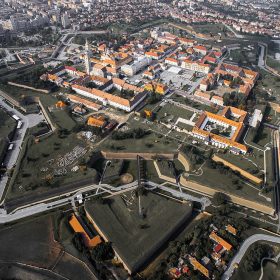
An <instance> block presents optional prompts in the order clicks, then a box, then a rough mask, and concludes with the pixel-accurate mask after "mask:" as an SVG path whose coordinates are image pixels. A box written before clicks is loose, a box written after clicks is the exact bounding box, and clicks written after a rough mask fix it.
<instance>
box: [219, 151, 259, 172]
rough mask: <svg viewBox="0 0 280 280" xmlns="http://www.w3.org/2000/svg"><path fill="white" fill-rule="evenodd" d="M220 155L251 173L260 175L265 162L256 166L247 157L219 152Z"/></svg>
mask: <svg viewBox="0 0 280 280" xmlns="http://www.w3.org/2000/svg"><path fill="white" fill-rule="evenodd" d="M218 156H219V157H220V158H222V159H224V160H226V161H228V162H230V163H232V164H234V165H236V166H238V167H239V168H241V169H243V170H245V171H247V172H249V173H253V174H254V175H255V176H258V172H260V169H263V164H262V165H261V166H259V165H257V166H256V165H254V164H253V163H252V162H251V161H250V160H248V158H247V157H241V156H239V157H237V156H236V155H233V154H230V153H226V154H218Z"/></svg>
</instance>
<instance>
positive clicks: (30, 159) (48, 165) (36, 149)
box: [7, 133, 96, 198]
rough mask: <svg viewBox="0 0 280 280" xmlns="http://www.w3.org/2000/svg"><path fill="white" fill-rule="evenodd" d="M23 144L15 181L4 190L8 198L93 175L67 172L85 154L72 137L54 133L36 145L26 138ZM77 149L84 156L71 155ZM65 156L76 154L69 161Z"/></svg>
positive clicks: (77, 141) (83, 144)
mask: <svg viewBox="0 0 280 280" xmlns="http://www.w3.org/2000/svg"><path fill="white" fill-rule="evenodd" d="M27 141H28V142H27V149H26V152H25V154H24V157H23V160H22V161H21V163H20V168H19V172H18V174H17V177H16V179H15V182H14V184H12V186H11V187H10V188H9V190H8V194H7V197H8V198H13V197H15V196H19V195H28V194H31V193H32V192H34V191H35V190H36V192H37V193H40V192H44V191H47V190H49V189H51V188H55V187H59V186H61V185H62V184H64V183H69V182H71V181H76V180H79V179H85V178H89V177H95V176H96V172H95V170H93V169H87V170H82V169H78V171H76V172H73V171H71V169H72V168H73V167H74V166H77V165H79V163H80V161H81V160H82V158H85V159H86V158H87V156H88V155H89V154H88V153H89V149H88V148H86V145H85V143H84V141H83V140H80V139H78V138H77V136H76V135H75V134H69V135H65V136H63V137H59V135H58V134H57V133H54V134H52V135H50V136H48V137H46V138H43V139H42V140H41V141H40V142H39V143H35V142H34V137H32V136H29V137H28V138H27ZM77 146H79V147H81V150H82V149H85V150H84V151H85V154H83V153H84V152H82V153H81V154H75V152H74V151H73V149H74V148H75V147H77ZM69 153H71V154H72V155H73V156H74V154H75V155H76V156H75V159H74V160H73V161H72V160H71V157H72V156H71V155H70V154H69Z"/></svg>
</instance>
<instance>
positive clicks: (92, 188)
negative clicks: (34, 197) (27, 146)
mask: <svg viewBox="0 0 280 280" xmlns="http://www.w3.org/2000/svg"><path fill="white" fill-rule="evenodd" d="M135 187H137V181H134V182H132V183H130V184H126V185H123V186H120V187H117V188H115V187H112V186H110V185H107V184H91V185H88V186H83V187H81V188H80V189H76V190H75V191H73V192H72V193H71V194H69V195H68V194H67V195H66V193H64V195H63V196H61V197H59V196H58V197H52V200H49V201H45V202H44V201H41V202H38V203H36V204H34V205H32V204H25V205H23V206H21V207H17V209H16V210H13V211H11V212H7V211H5V210H3V209H0V224H6V223H10V222H14V221H17V220H19V219H23V218H26V217H29V216H33V215H36V214H42V213H44V212H47V211H51V210H53V209H56V208H59V207H62V206H66V205H72V206H73V207H74V206H75V201H76V200H77V195H80V194H84V195H85V196H84V197H86V199H89V198H90V197H94V196H97V195H100V194H108V195H109V196H113V195H118V194H121V193H123V192H125V191H130V190H132V189H135ZM54 199H55V200H54Z"/></svg>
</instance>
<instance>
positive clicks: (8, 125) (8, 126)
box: [0, 109, 16, 140]
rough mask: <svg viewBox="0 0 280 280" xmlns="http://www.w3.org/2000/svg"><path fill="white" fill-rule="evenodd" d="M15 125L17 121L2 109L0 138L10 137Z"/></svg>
mask: <svg viewBox="0 0 280 280" xmlns="http://www.w3.org/2000/svg"><path fill="white" fill-rule="evenodd" d="M15 127H16V121H15V120H14V119H13V118H11V117H10V116H9V115H8V114H7V113H6V112H5V111H2V110H1V109H0V138H6V137H8V138H9V135H10V134H11V132H13V130H14V129H15ZM10 140H11V139H10Z"/></svg>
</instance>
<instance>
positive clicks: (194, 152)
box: [183, 145, 210, 165]
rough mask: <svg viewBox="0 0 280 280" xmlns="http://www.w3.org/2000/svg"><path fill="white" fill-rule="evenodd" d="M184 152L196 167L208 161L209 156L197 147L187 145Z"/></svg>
mask: <svg viewBox="0 0 280 280" xmlns="http://www.w3.org/2000/svg"><path fill="white" fill-rule="evenodd" d="M183 152H184V154H186V155H187V157H188V158H189V160H190V162H192V163H194V164H195V165H196V164H202V163H203V162H204V161H205V160H206V159H207V155H205V153H204V152H203V151H201V150H200V149H198V148H197V147H193V146H189V145H186V146H184V147H183ZM209 156H210V155H209Z"/></svg>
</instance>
